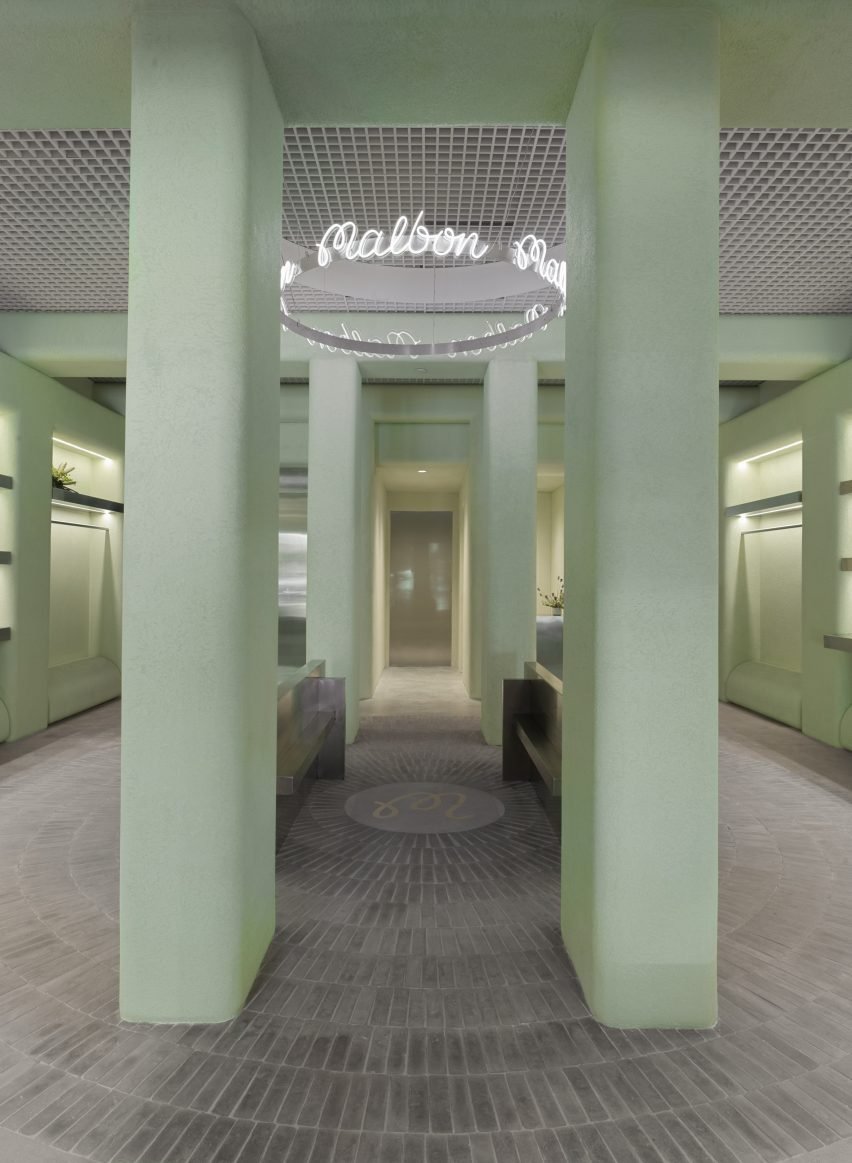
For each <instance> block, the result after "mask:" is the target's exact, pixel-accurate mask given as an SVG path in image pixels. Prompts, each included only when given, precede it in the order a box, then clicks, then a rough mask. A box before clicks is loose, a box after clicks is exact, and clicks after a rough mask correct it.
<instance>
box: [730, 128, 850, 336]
mask: <svg viewBox="0 0 852 1163" xmlns="http://www.w3.org/2000/svg"><path fill="white" fill-rule="evenodd" d="M720 178H721V212H720V224H719V225H720V253H719V259H720V295H721V303H722V310H723V311H724V312H725V313H727V314H732V315H736V314H743V313H755V312H757V313H761V314H800V313H813V314H821V313H825V314H847V313H850V312H852V131H850V130H847V129H725V130H723V131H722V138H721V175H720Z"/></svg>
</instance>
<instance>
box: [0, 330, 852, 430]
mask: <svg viewBox="0 0 852 1163" xmlns="http://www.w3.org/2000/svg"><path fill="white" fill-rule="evenodd" d="M300 318H303V319H304V320H305V321H306V322H309V323H312V324H313V325H315V326H322V327H328V326H332V327H333V326H337V327H339V326H340V324H341V323H344V322H345V323H346V324H347V326H349V327H354V328H356V329H357V330H360V332H361V333H362V334H364V335H367V334H370V335H381V334H386V333H387V332H388V331H393V330H403V331H411V330H412V328H415V330H416V329H417V328H420V329H423V338H424V339H429V338H431V336H432V335H433V334H434V335H435V337H436V338H438V339H441V338H450V337H453V336H457V335H460V334H461V335H465V334H468V333H469V332H470V331H471V330H472V329H473V328H474V327H477V326H484V325H485V323H487V322H488V321H491V322H492V323H496V322H498V321H502V322H504V323H505V324H506V325H507V326H508V325H510V324H511V323H512V322H518V321H520V316H512V315H498V314H493V315H488V316H484V315H483V316H474V315H465V316H464V320H463V321H462V322H459V321H458V319H453V318H452V317H450V318H449V319H448V318H447V317H442V316H436V318H435V320H434V321H432V324H431V325H430V324H428V323H424V322H423V319H424V316H423V315H379V314H374V315H358V314H357V313H352V314H348V315H345V316H343V315H341V316H336V315H334V314H331V313H323V314H321V315H310V314H305V315H304V316H300ZM418 334H419V332H418ZM126 344H127V316H126V315H124V314H122V313H120V312H115V313H110V314H105V313H87V312H74V313H68V314H63V313H60V312H37V311H0V350H2V351H5V352H7V353H8V354H9V355H12V356H14V357H15V359H18V360H20V361H21V362H22V363H25V364H28V365H29V366H30V367H34V368H36V369H37V370H38V371H42V372H45V373H46V374H47V375H52V376H123V375H124V371H125V362H126ZM280 347H281V351H280V354H281V375H282V376H300V375H304V376H307V373H308V362H309V360H310V359H312V358H316V359H322V358H334V354H333V353H330V352H329V353H323V352H320V351H318V349H317V348H315V347H314V348H312V347H311V346H310V345H309V344H308V343H307V341H306V340H303V339H300V338H299V337H298V336H295V335H293V334H292V333H291V332H287V331H284V332H282V334H281V337H280ZM521 350H522V351H523V355H524V357H529V358H531V359H535V360H537V361H538V364H539V375H540V376H541V378H543V379H548V378H553V377H559V376H562V375H564V371H565V367H564V359H565V333H564V330H563V328H561V327H559V326H556V325H553V326H550V327H549V328H548V329H547V331H545V332H544V333H543V334H538V335H536V336H534V337H533V338H532V339H531V340H530V341H529V342H528V343H525V344H524V346H523V348H522V349H521ZM517 357H518V349H517V348H509V349H508V350H507V351H498V352H496V353H495V354H494V356H493V357H492V358H494V359H508V358H511V359H516V358H517ZM850 358H852V320H850V318H849V316H846V315H723V316H721V318H720V319H719V378H720V379H723V380H725V379H748V380H765V379H770V380H796V381H798V380H803V379H809V378H810V377H812V376H815V375H818V374H820V373H821V372H824V371H827V370H828V369H829V368H832V367H834V366H835V365H836V364H839V363H843V362H844V361H845V360H847V359H850ZM420 366H424V367H428V369H429V374H430V376H433V375H434V376H446V377H447V378H454V377H458V376H459V375H464V376H473V377H477V376H480V377H481V376H484V375H485V370H486V368H487V366H488V362H487V361H486V360H484V359H483V358H482V357H481V356H479V357H473V356H459V357H458V358H457V359H453V360H450V359H442V358H440V357H438V356H431V357H429V358H428V359H424V360H420V359H418V360H417V361H416V363H415V364H412V361H411V360H408V359H406V360H374V359H365V360H363V361H361V372H362V375H364V376H370V377H382V378H385V379H387V380H388V386H389V387H390V386H392V385H393V381H394V379H397V378H399V377H400V376H402V375H406V376H408V375H410V374H411V371H412V367H420ZM402 390H403V391H406V390H409V389H408V388H407V387H406V388H403V389H402ZM552 390H553V389H543V391H544V392H545V394H546V393H547V392H549V391H552ZM466 391H467V389H465V388H460V387H458V386H452V387H449V388H448V389H447V392H446V394H447V395H454V394H459V395H462V396H463V395H464V393H465V392H466ZM433 392H434V389H433ZM547 416H548V410H547V406H545V408H544V409H543V410H542V412H541V419H542V420H544V419H546V418H547Z"/></svg>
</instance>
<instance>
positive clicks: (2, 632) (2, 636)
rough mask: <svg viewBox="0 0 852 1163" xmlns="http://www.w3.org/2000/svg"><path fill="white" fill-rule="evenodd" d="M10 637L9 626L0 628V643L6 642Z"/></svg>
mask: <svg viewBox="0 0 852 1163" xmlns="http://www.w3.org/2000/svg"><path fill="white" fill-rule="evenodd" d="M11 637H12V630H11V628H10V627H9V626H0V642H8V641H9V639H10V638H11Z"/></svg>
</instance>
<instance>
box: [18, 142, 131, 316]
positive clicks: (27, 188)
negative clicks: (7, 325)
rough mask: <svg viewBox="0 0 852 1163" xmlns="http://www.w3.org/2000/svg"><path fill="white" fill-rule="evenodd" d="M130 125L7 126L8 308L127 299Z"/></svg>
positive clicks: (111, 304) (120, 305)
mask: <svg viewBox="0 0 852 1163" xmlns="http://www.w3.org/2000/svg"><path fill="white" fill-rule="evenodd" d="M129 187H130V134H129V133H128V131H127V130H125V129H116V130H97V131H95V130H63V131H59V130H55V131H54V130H44V131H37V130H32V131H24V130H19V131H14V132H10V131H4V132H2V133H0V310H4V311H123V310H125V309H126V306H127V220H128V193H129Z"/></svg>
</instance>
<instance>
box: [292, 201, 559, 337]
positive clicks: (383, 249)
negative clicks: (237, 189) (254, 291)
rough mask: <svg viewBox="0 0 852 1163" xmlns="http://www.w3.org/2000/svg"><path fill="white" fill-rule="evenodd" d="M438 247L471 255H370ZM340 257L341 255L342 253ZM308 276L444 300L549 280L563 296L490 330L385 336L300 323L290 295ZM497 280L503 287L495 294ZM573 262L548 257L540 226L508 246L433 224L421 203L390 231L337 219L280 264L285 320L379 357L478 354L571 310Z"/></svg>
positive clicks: (357, 289) (379, 293)
mask: <svg viewBox="0 0 852 1163" xmlns="http://www.w3.org/2000/svg"><path fill="white" fill-rule="evenodd" d="M427 253H429V254H432V255H435V256H436V257H438V258H443V257H446V256H447V255H450V254H452V255H455V256H456V257H457V258H462V257H467V258H469V259H470V260H471V264H470V265H469V266H464V267H431V268H422V269H416V270H412V269H410V268H400V267H394V266H382V265H379V264H373V263H370V261H369V260H370V259H383V258H387V257H388V256H389V255H392V256H394V257H396V256H399V255H403V254H410V255H415V256H416V255H422V254H427ZM335 260H337V261H335ZM297 284H301V285H304V286H310V287H312V288H313V289H315V290H320V291H325V292H326V293H336V294H343V295H350V296H357V297H358V298H361V299H367V300H370V301H372V302H387V301H394V300H395V301H398V302H399V301H407V302H423V301H425V299H426V298H427V297H428V296H429V295H430V294H431V296H432V298H433V300H435V301H439V302H440V301H443V302H463V301H468V302H474V301H479V300H482V299H494V300H497V299H503V298H505V297H506V295H511V294H518V293H523V292H526V291H532V290H535V289H538V288H543V287H552V288H555V289H556V291H557V292H558V294H559V303H558V305H557V306H554V307H544V306H543V305H542V304H541V303H537V304H536V305H535V306H534V307H531V308H530V309H529V310H528V311H527V312H526V313H525V316H524V322H523V323H519V324H517V325H516V326H514V327H508V328H507V327H505V326H504V325H503V324H502V323H498V324H497V326H496V327H494V326H492V325H491V324H490V323H489V325H488V329H487V331H486V332H485V334H483V335H471V336H468V337H467V338H465V339H454V340H448V341H446V342H441V343H421V342H420V341H418V340H416V339H415V338H414V336H413V335H411V333H410V332H407V331H393V332H390V333H389V334H388V335H387V336H386V337H385V338H384V339H363V338H362V337H361V335H360V334H359V333H358V332H357V331H355V330H351V331H350V330H349V329H348V328H347V327H346V326H345V324H344V325H343V327H342V330H343V334H342V335H337V334H335V333H334V332H331V331H322V330H320V329H319V328H316V327H309V326H308V325H307V324H305V323H300V322H299V321H298V320H297V319H295V318H293V316H292V315H291V314H290V313H289V311H288V308H287V304H286V301H285V297H284V292H285V291H286V290H287V288H288V287H290V286H293V285H297ZM495 286H497V287H499V294H495V292H494V288H495ZM565 300H566V266H565V262H564V260H562V259H561V258H558V257H554V256H553V255H551V257H549V258H548V255H547V244H546V243H545V242H544V240H543V239H540V238H536V236H535V235H534V234H526V235H524V236H523V237H522V238H521V239H520V240H519V241H517V242H512V243H511V244H510V245H509V246H500V245H499V244H497V243H490V244H489V243H486V242H481V241H480V239H479V235H478V234H477V233H476V232H475V231H471V232H469V233H465V232H463V231H457V230H454V229H453V228H452V227H450V226H445V227H443V228H442V229H440V230H436V231H430V230H429V229H428V227H426V226H424V224H423V211H422V210H421V211H420V213H419V214H418V215H417V217H416V218H415V219H414V221H413V222H412V223H411V225H409V222H408V218H407V217H406V216H405V215H403V216H402V217H401V218H399V219H397V221H396V223H395V225H394V227H393V229H392V230H391V231H390V233H389V234H388V233H386V232H385V231H383V230H372V229H370V230H365V231H364V232H363V233H360V232H359V229H358V227H357V226H356V225H355V223H354V222H342V223H338V222H335V223H333V224H332V225H331V226H329V228H328V229H327V230H326V232H325V234H324V235H323V236H322V240H321V241H320V243H319V245H318V246H317V248H316V249H315V250H313V251H309V252H308V253H307V254H306V255H305V256H304V257H303V258H301V259H300V260H299V261H297V262H293V261H291V260H289V259H288V260H287V261H285V262H284V263H283V264H282V267H281V323H282V326H283V327H285V328H287V330H288V331H292V332H294V334H296V335H300V336H302V338H304V339H307V341H308V343H310V344H312V345H318V346H320V347H321V348H323V349H324V350H329V351H346V352H351V353H352V354H355V355H365V356H372V357H374V358H380V359H381V358H393V357H394V356H409V357H411V358H412V359H418V358H422V357H423V356H429V355H445V356H450V357H453V356H456V355H461V354H466V355H479V354H481V353H482V352H483V351H489V350H493V349H495V348H501V347H510V346H514V344H516V343H520V342H522V341H523V340H525V339H528V338H529V336H531V335H534V334H535V333H536V332H538V331H543V330H545V329H546V328H547V326H548V325H549V324H550V323H552V322H553V320H554V319H558V318H559V317H560V316H561V315H563V314H564V312H565Z"/></svg>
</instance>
